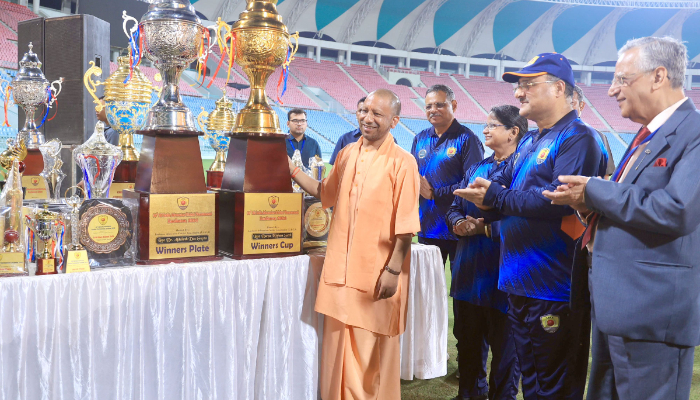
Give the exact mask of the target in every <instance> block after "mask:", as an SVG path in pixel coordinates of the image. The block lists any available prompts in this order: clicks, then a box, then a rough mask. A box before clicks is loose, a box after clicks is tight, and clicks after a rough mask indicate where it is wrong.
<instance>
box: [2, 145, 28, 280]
mask: <svg viewBox="0 0 700 400" xmlns="http://www.w3.org/2000/svg"><path fill="white" fill-rule="evenodd" d="M26 156H27V147H26V146H25V144H24V140H23V139H20V140H19V142H18V143H15V141H14V140H13V139H8V148H7V150H6V151H4V152H3V153H2V155H0V166H2V167H3V168H5V169H6V170H7V180H6V182H5V187H4V188H3V189H2V193H0V205H2V206H3V207H7V209H6V210H4V212H3V214H2V216H0V223H2V226H3V228H2V232H3V235H2V237H1V238H0V239H2V248H1V249H0V276H17V275H28V274H29V271H28V270H27V265H26V261H25V260H26V258H25V253H24V250H25V247H24V236H23V235H21V234H20V232H23V231H24V230H23V228H22V227H23V223H22V200H23V197H24V194H23V192H22V173H21V168H20V162H21V161H22V160H23V159H24V158H25V157H26Z"/></svg>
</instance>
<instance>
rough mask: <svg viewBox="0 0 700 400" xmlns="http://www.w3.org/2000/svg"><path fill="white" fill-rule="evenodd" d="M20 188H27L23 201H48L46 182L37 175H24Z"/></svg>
mask: <svg viewBox="0 0 700 400" xmlns="http://www.w3.org/2000/svg"><path fill="white" fill-rule="evenodd" d="M22 187H25V188H27V190H26V192H25V195H24V199H25V200H36V199H48V198H49V192H48V191H47V190H46V181H44V178H42V177H40V176H39V175H25V176H23V177H22Z"/></svg>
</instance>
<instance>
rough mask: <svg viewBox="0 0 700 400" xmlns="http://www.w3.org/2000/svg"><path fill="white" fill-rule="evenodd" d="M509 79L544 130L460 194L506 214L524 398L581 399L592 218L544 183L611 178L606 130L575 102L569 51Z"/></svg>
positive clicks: (504, 259) (504, 255)
mask: <svg viewBox="0 0 700 400" xmlns="http://www.w3.org/2000/svg"><path fill="white" fill-rule="evenodd" d="M503 79H504V80H505V81H508V82H513V83H517V85H516V86H515V88H514V90H515V96H516V98H518V99H519V100H520V102H521V109H520V115H522V116H524V117H527V118H528V119H530V120H533V121H535V122H536V123H537V126H538V128H539V129H536V130H532V131H530V132H528V134H526V135H525V137H524V138H523V139H522V140H521V141H520V144H519V145H518V149H517V150H516V152H515V155H514V157H515V159H514V162H513V163H511V164H509V165H508V169H507V170H506V171H504V172H503V174H502V176H501V177H500V178H498V179H495V180H494V181H493V182H490V181H488V180H485V179H477V180H476V181H475V182H474V184H473V185H471V187H470V188H466V189H461V190H458V191H456V192H455V194H457V195H459V196H462V197H464V198H466V199H467V200H469V201H472V202H473V203H474V204H476V205H477V206H478V207H480V208H482V209H487V210H490V213H491V214H495V215H498V216H500V233H501V243H502V245H501V265H500V271H499V282H498V288H499V289H500V290H502V291H504V292H506V293H508V317H509V318H510V320H511V322H512V324H513V331H514V337H515V343H516V351H517V355H518V361H519V362H520V369H521V372H522V388H523V397H524V398H525V399H526V400H530V399H581V398H582V397H583V384H584V383H585V376H584V379H583V380H581V379H580V377H579V376H578V374H579V373H580V372H581V371H580V369H578V368H577V367H576V365H577V363H578V362H579V361H578V360H579V357H583V356H584V355H583V354H580V353H583V352H584V351H585V357H586V360H587V357H588V347H587V346H585V349H584V348H583V347H582V346H579V342H578V339H577V338H578V337H579V336H578V335H579V332H580V330H581V329H583V328H581V327H580V326H579V323H577V322H574V321H575V320H576V319H574V318H573V317H572V314H571V309H570V307H569V295H570V288H571V266H572V263H573V256H574V246H575V241H576V239H577V238H578V237H579V236H580V235H581V234H582V233H583V226H582V225H581V224H580V222H579V221H578V220H577V219H576V217H575V216H574V211H573V209H572V208H570V207H568V206H556V205H552V204H551V201H550V200H548V199H547V198H545V197H544V196H543V195H542V191H544V190H546V189H548V190H550V191H551V190H554V189H555V188H556V187H557V186H558V185H559V184H560V183H559V181H558V177H559V176H560V175H587V176H604V175H605V170H606V166H607V159H608V156H607V153H606V152H605V151H604V150H603V148H604V147H603V146H602V144H601V143H600V136H599V135H598V133H597V132H596V131H595V130H593V129H592V128H591V127H590V126H588V125H586V124H584V123H583V122H582V121H581V120H580V119H579V118H578V116H577V114H576V111H574V110H573V109H572V108H571V102H570V101H567V97H570V96H571V94H572V93H573V89H574V84H575V83H574V76H573V71H572V70H571V66H570V64H569V62H568V60H567V59H566V58H565V57H564V56H562V55H560V54H556V53H544V54H540V55H538V56H537V57H535V58H534V59H533V60H531V61H530V62H529V63H528V65H526V66H525V67H524V68H523V69H521V70H520V71H517V72H507V73H505V74H503ZM572 350H574V351H572ZM579 354H580V356H579ZM583 374H584V375H585V370H584V371H583Z"/></svg>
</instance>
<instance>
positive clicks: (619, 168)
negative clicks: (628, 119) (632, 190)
mask: <svg viewBox="0 0 700 400" xmlns="http://www.w3.org/2000/svg"><path fill="white" fill-rule="evenodd" d="M658 131H659V130H658V129H657V130H655V131H654V132H652V133H651V134H650V135H649V136H647V137H646V138H644V140H643V141H642V142H641V143H639V144H638V145H637V146H635V147H634V148H633V149H630V150H629V151H628V152H627V153H626V154H625V158H624V159H622V162H621V163H620V164H619V165H618V166H617V169H616V170H615V173H614V174H613V176H612V177H611V178H610V180H611V181H613V182H617V179H618V178H619V176H620V174H622V171H624V170H625V168H627V162H628V161H629V159H630V157H632V154H634V152H635V151H637V148H638V147H639V146H641V145H643V144H644V143H648V142H649V141H650V140H651V138H653V137H654V135H656V132H658Z"/></svg>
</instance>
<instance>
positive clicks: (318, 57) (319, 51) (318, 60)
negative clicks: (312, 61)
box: [316, 46, 321, 63]
mask: <svg viewBox="0 0 700 400" xmlns="http://www.w3.org/2000/svg"><path fill="white" fill-rule="evenodd" d="M316 62H317V63H320V62H321V46H316Z"/></svg>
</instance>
